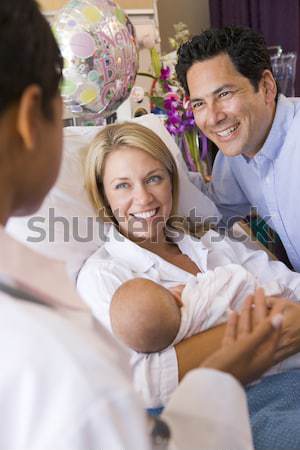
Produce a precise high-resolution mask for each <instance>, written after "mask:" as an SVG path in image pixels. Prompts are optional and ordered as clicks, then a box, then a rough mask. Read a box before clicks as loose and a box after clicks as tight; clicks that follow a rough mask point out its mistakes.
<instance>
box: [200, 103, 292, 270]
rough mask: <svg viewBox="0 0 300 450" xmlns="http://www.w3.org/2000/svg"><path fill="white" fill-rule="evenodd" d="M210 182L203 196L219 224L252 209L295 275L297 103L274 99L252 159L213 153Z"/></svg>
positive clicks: (245, 213) (243, 214)
mask: <svg viewBox="0 0 300 450" xmlns="http://www.w3.org/2000/svg"><path fill="white" fill-rule="evenodd" d="M212 180H213V181H212V182H211V183H210V185H209V188H208V192H207V193H208V195H209V196H210V197H211V198H212V200H213V201H214V202H215V203H216V205H217V207H218V208H219V210H220V212H221V213H222V215H223V221H226V220H228V219H230V218H232V217H233V216H236V215H240V216H243V217H244V216H246V215H247V214H248V213H249V211H250V208H251V206H252V207H255V208H257V212H258V214H259V215H260V216H261V217H262V218H263V219H265V220H266V222H267V223H268V225H270V227H271V228H273V229H274V230H275V231H276V232H277V233H278V235H279V237H280V239H281V241H282V243H283V245H284V247H285V249H286V252H287V254H288V257H289V259H290V261H291V263H292V265H293V267H294V268H295V270H296V271H298V272H299V271H300V207H299V203H298V200H300V99H295V98H293V99H291V98H286V97H284V96H283V95H280V96H279V99H278V103H277V108H276V114H275V118H274V122H273V125H272V128H271V131H270V133H269V136H268V137H267V140H266V141H265V143H264V145H263V147H262V148H261V150H260V151H259V152H258V153H257V154H256V155H255V157H254V158H251V159H248V158H246V157H244V156H242V155H240V156H235V157H228V156H224V155H223V153H221V151H219V152H218V154H217V157H216V160H215V163H214V167H213V174H212ZM202 190H204V187H203V186H202Z"/></svg>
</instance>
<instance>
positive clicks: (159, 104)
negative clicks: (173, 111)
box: [150, 96, 164, 109]
mask: <svg viewBox="0 0 300 450" xmlns="http://www.w3.org/2000/svg"><path fill="white" fill-rule="evenodd" d="M150 100H151V102H152V103H154V105H155V106H157V107H158V108H161V109H164V99H163V98H162V97H156V96H151V97H150Z"/></svg>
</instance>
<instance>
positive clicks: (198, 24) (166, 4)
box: [157, 0, 210, 53]
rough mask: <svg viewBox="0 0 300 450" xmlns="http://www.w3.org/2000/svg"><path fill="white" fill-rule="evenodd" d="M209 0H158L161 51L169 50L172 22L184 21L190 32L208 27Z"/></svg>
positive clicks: (193, 32)
mask: <svg viewBox="0 0 300 450" xmlns="http://www.w3.org/2000/svg"><path fill="white" fill-rule="evenodd" d="M208 3H209V0H158V2H157V9H158V19H159V28H160V36H161V41H162V42H161V48H162V52H163V53H167V52H169V51H170V50H171V48H170V46H169V42H168V38H169V37H171V36H173V35H174V28H173V24H174V23H178V22H184V23H185V24H186V25H188V27H189V30H190V32H191V34H192V35H193V34H198V33H199V32H200V31H201V30H203V29H206V28H209V26H210V19H209V4H208Z"/></svg>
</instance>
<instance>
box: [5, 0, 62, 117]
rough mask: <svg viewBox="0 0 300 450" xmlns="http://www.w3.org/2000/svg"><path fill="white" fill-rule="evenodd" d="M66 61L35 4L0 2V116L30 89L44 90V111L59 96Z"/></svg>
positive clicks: (48, 113)
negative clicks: (31, 87) (37, 87)
mask: <svg viewBox="0 0 300 450" xmlns="http://www.w3.org/2000/svg"><path fill="white" fill-rule="evenodd" d="M62 67H63V60H62V57H61V54H60V51H59V48H58V45H57V43H56V41H55V38H54V36H53V33H52V31H51V28H50V26H49V24H48V22H47V20H46V19H45V18H44V16H43V15H42V14H41V12H40V10H39V7H38V5H37V3H36V1H35V0H1V1H0V114H2V113H3V112H4V111H5V110H6V109H7V107H9V106H10V105H11V104H13V103H14V102H17V101H18V100H19V99H20V98H21V96H22V94H23V92H24V90H25V89H26V87H27V86H29V85H31V84H37V85H39V86H40V88H41V90H42V111H43V114H44V116H45V117H46V118H48V119H51V117H52V110H51V105H50V102H51V100H52V99H53V97H55V95H56V94H57V93H58V89H59V83H60V80H61V77H62Z"/></svg>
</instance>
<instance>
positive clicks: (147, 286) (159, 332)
mask: <svg viewBox="0 0 300 450" xmlns="http://www.w3.org/2000/svg"><path fill="white" fill-rule="evenodd" d="M257 287H258V283H257V280H256V278H255V277H254V276H253V275H252V274H251V273H250V272H248V271H247V270H246V269H244V268H243V267H242V266H239V265H237V264H229V265H227V266H221V267H217V268H216V269H214V270H209V271H207V272H205V273H199V274H197V276H196V277H191V278H190V280H189V281H188V283H187V284H186V286H185V287H184V289H183V291H182V295H181V299H179V298H178V296H176V295H175V294H173V293H172V292H171V291H170V290H168V289H166V288H164V287H163V286H160V285H159V284H157V283H155V282H153V281H151V280H148V279H145V278H134V279H132V280H129V281H126V282H125V283H124V284H122V285H121V286H120V287H119V289H117V291H116V292H115V294H114V296H113V298H112V302H111V306H110V318H111V325H112V330H113V332H114V334H115V335H116V336H117V337H118V338H119V339H120V340H121V341H122V342H123V343H124V344H126V345H127V346H128V347H130V348H132V349H133V350H135V351H136V352H142V353H151V352H158V351H161V350H164V349H165V348H166V347H168V346H170V345H175V344H177V343H178V342H180V341H181V340H182V339H185V338H187V337H190V336H192V335H194V334H197V333H199V332H200V331H203V330H206V329H208V328H211V327H213V326H216V325H218V324H220V323H222V322H225V321H226V319H227V311H228V309H234V310H239V308H240V307H241V306H242V304H243V302H244V300H245V298H246V296H247V295H249V294H253V293H254V291H255V289H256V288H257ZM262 287H263V288H264V291H265V294H266V295H267V296H271V295H272V296H276V295H282V296H285V297H291V295H290V294H291V291H290V290H289V289H288V288H286V287H282V286H281V285H280V284H279V283H278V282H276V281H274V282H271V283H269V284H268V285H265V286H262Z"/></svg>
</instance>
